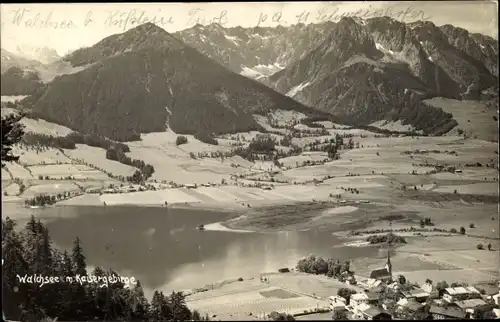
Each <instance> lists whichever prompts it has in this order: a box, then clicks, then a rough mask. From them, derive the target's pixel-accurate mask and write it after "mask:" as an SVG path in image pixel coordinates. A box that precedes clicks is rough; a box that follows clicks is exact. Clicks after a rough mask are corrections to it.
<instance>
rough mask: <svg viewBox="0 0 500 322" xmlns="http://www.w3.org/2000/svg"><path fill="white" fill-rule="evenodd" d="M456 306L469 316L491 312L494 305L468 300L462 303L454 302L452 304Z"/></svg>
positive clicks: (482, 301)
mask: <svg viewBox="0 0 500 322" xmlns="http://www.w3.org/2000/svg"><path fill="white" fill-rule="evenodd" d="M453 304H454V305H456V306H458V307H459V308H460V309H461V310H462V311H465V312H466V313H470V314H474V315H476V314H479V315H481V314H484V313H485V312H487V311H491V310H492V309H493V306H494V305H491V304H488V303H486V302H485V301H484V300H482V299H470V300H464V301H456V302H455V303H453Z"/></svg>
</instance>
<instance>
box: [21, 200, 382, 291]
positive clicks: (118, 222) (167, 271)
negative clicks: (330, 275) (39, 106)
mask: <svg viewBox="0 0 500 322" xmlns="http://www.w3.org/2000/svg"><path fill="white" fill-rule="evenodd" d="M35 213H36V214H35V215H36V216H37V217H39V218H41V219H42V220H43V221H44V222H45V223H46V226H47V228H48V229H49V232H50V236H51V238H52V240H53V241H54V243H55V244H56V246H57V247H59V248H64V249H68V250H69V249H71V247H72V243H73V241H74V240H75V238H76V236H78V237H80V239H81V240H82V243H83V249H84V252H85V256H86V257H87V264H88V265H89V266H91V267H95V266H101V267H104V268H113V269H115V270H116V271H117V272H119V273H120V274H122V275H124V276H129V277H131V276H134V277H135V278H136V279H139V280H140V281H141V283H142V285H143V286H144V288H145V291H146V294H147V295H149V296H151V294H152V291H153V290H155V289H156V290H162V291H164V292H165V293H170V292H171V291H172V290H183V289H188V288H198V287H203V286H205V285H207V284H211V283H215V282H217V281H222V280H227V279H235V278H238V277H243V278H246V277H250V276H258V275H259V273H261V272H262V273H263V272H276V271H277V269H278V268H280V267H295V265H296V263H297V261H298V260H299V259H300V258H302V257H304V256H307V255H309V254H312V253H314V254H316V255H319V256H324V257H332V258H338V259H340V260H346V259H351V260H352V259H355V258H360V257H366V256H373V254H375V253H376V252H377V249H374V248H371V247H368V248H363V247H345V246H342V242H341V241H340V240H339V238H338V237H335V236H333V235H332V233H331V232H329V231H319V230H316V231H295V232H277V233H235V232H226V231H200V230H197V229H196V227H197V226H198V225H200V224H203V225H206V224H208V223H213V222H219V221H224V220H227V219H229V218H231V217H233V216H234V214H230V213H227V212H226V213H221V212H213V211H205V210H193V209H172V208H170V209H169V208H167V207H164V208H153V207H151V208H149V207H130V206H127V207H86V206H85V207H82V206H74V207H73V206H72V207H69V206H63V207H61V206H60V207H52V208H45V209H37V210H36V211H35ZM20 224H22V223H21V222H20ZM89 273H90V271H89Z"/></svg>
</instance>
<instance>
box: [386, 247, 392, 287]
mask: <svg viewBox="0 0 500 322" xmlns="http://www.w3.org/2000/svg"><path fill="white" fill-rule="evenodd" d="M387 246H389V244H388V245H387ZM385 268H386V269H387V271H388V272H389V275H390V277H391V281H392V264H391V249H390V247H387V262H386V263H385Z"/></svg>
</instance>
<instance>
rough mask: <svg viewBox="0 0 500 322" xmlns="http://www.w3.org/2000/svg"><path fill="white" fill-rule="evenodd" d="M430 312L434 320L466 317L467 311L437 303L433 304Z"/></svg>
mask: <svg viewBox="0 0 500 322" xmlns="http://www.w3.org/2000/svg"><path fill="white" fill-rule="evenodd" d="M429 314H431V315H432V318H433V320H447V319H465V312H463V311H461V310H458V309H453V308H448V309H446V308H444V307H441V306H437V305H432V306H431V308H430V309H429Z"/></svg>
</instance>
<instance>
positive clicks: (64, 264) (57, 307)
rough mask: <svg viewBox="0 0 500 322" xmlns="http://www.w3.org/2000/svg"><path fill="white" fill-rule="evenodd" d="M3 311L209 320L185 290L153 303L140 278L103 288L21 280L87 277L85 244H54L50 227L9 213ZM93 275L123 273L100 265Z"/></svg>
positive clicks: (30, 315)
mask: <svg viewBox="0 0 500 322" xmlns="http://www.w3.org/2000/svg"><path fill="white" fill-rule="evenodd" d="M2 256H3V260H4V261H3V279H2V291H3V310H4V314H5V318H7V319H10V320H17V321H43V320H44V319H48V318H50V319H53V318H57V319H59V320H62V321H102V320H107V321H188V320H196V321H200V320H208V317H201V316H200V314H199V313H198V312H197V311H190V310H189V309H188V307H187V305H186V301H185V296H184V295H183V294H182V293H181V292H172V293H171V294H170V295H165V294H163V293H162V292H158V291H155V292H154V295H153V298H152V300H151V302H148V300H147V299H146V297H145V296H144V291H143V288H142V286H141V283H140V282H139V281H137V283H136V284H135V286H133V287H125V284H124V283H123V281H117V282H116V283H110V284H109V285H108V286H107V287H101V285H99V284H97V283H84V284H80V283H70V282H64V283H63V282H60V283H48V284H45V285H43V286H42V287H40V286H39V285H38V284H34V283H22V282H21V280H20V278H19V277H18V276H20V277H23V276H31V275H34V274H38V275H41V276H46V277H50V276H53V277H56V276H72V277H73V276H77V275H80V276H87V273H88V271H87V264H86V258H85V255H84V252H83V246H82V243H81V241H80V239H79V238H78V237H76V239H75V241H74V243H73V247H72V250H71V251H70V252H68V251H67V250H64V251H60V250H58V249H56V248H55V247H54V246H53V243H52V240H51V238H50V235H49V231H48V229H47V228H46V227H45V226H44V225H43V224H42V223H41V222H40V220H35V218H34V216H31V219H30V220H29V221H28V223H27V224H26V225H25V227H24V228H23V229H21V230H18V229H16V223H15V222H14V221H13V220H11V219H10V218H8V217H7V218H6V219H5V220H2ZM92 275H93V276H97V277H105V276H112V275H114V276H119V275H118V274H117V273H116V272H115V271H114V270H112V269H107V270H106V269H104V268H101V267H96V268H95V269H94V271H93V272H92Z"/></svg>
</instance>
